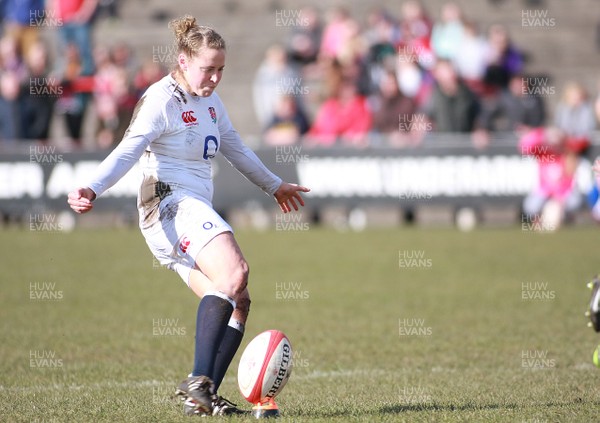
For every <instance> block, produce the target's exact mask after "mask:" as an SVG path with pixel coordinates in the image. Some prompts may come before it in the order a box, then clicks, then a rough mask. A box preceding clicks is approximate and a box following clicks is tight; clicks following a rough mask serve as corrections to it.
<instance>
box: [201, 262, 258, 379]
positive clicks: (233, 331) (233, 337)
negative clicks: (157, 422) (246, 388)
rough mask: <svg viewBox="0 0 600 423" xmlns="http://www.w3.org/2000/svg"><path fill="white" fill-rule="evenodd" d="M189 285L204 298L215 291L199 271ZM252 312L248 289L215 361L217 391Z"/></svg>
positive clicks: (242, 296)
mask: <svg viewBox="0 0 600 423" xmlns="http://www.w3.org/2000/svg"><path fill="white" fill-rule="evenodd" d="M189 285H190V288H191V289H192V291H194V293H195V294H196V295H197V296H198V297H200V298H202V297H204V294H205V293H206V292H209V291H211V290H212V289H214V286H213V282H212V281H211V280H210V279H208V277H207V276H206V275H205V274H204V273H202V272H201V271H200V270H199V269H193V270H192V272H191V273H190V276H189ZM249 311H250V294H249V292H248V288H246V289H244V291H243V292H242V294H241V295H240V296H239V297H238V299H237V301H236V308H235V310H233V314H232V315H231V319H229V324H228V325H227V328H226V330H225V335H224V336H223V340H222V341H221V345H220V346H219V350H218V352H217V356H216V359H215V365H214V371H213V374H212V380H213V382H214V384H215V391H216V390H218V389H219V386H220V385H221V382H222V381H223V378H224V377H225V373H226V372H227V369H228V368H229V365H230V364H231V361H232V360H233V357H234V356H235V354H236V352H237V350H238V349H239V347H240V344H241V342H242V338H243V336H244V328H245V325H246V320H247V319H248V313H249Z"/></svg>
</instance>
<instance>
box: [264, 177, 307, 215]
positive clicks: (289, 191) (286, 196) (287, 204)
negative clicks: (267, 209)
mask: <svg viewBox="0 0 600 423" xmlns="http://www.w3.org/2000/svg"><path fill="white" fill-rule="evenodd" d="M309 191H310V189H309V188H306V187H303V186H300V185H296V184H288V183H287V182H283V183H282V184H281V185H280V186H279V188H278V189H277V191H275V194H273V195H274V196H275V200H277V204H279V208H280V209H281V211H282V212H284V213H288V212H291V211H292V207H293V208H294V210H298V204H300V205H301V206H304V200H303V199H302V197H301V196H300V193H301V192H309Z"/></svg>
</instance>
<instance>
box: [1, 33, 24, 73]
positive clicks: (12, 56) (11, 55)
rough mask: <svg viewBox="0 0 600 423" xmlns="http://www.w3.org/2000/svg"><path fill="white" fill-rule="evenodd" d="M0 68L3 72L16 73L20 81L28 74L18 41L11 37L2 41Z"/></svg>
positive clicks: (6, 37)
mask: <svg viewBox="0 0 600 423" xmlns="http://www.w3.org/2000/svg"><path fill="white" fill-rule="evenodd" d="M0 67H1V69H2V70H3V71H10V72H12V73H14V74H15V75H16V76H17V78H19V79H21V78H23V77H24V76H25V74H26V69H25V64H24V63H23V58H22V57H21V55H20V54H19V48H18V45H17V41H16V40H15V39H14V38H12V37H10V36H4V37H2V38H1V39H0Z"/></svg>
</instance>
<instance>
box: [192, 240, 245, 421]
mask: <svg viewBox="0 0 600 423" xmlns="http://www.w3.org/2000/svg"><path fill="white" fill-rule="evenodd" d="M195 267H197V268H198V269H199V271H200V272H201V273H202V274H204V275H205V276H206V279H204V278H203V277H201V276H200V275H199V273H200V272H198V271H192V272H191V274H190V275H189V280H188V282H189V283H190V286H193V287H194V288H195V290H196V291H198V293H199V294H203V296H202V299H201V300H200V304H199V305H198V313H197V317H196V348H195V354H194V369H193V371H192V376H191V377H190V378H188V380H187V381H185V382H184V384H185V385H187V389H185V392H184V394H185V395H187V398H186V404H185V408H186V412H187V413H188V414H194V413H197V412H207V411H209V412H211V413H214V412H215V411H216V412H221V411H223V412H227V411H225V410H221V408H224V409H227V408H229V410H230V412H235V411H236V410H237V409H235V407H226V406H223V407H221V405H220V398H219V397H218V396H217V395H216V386H215V384H214V382H213V378H214V377H215V369H216V363H217V355H218V353H219V348H221V346H222V344H223V343H224V342H225V344H226V345H229V346H230V348H227V354H226V355H227V359H226V360H225V361H229V362H231V359H229V355H230V352H231V350H237V347H239V344H240V342H241V337H242V330H243V325H236V324H235V321H234V322H233V323H234V324H233V326H235V327H232V325H231V323H232V321H231V317H232V315H233V311H234V309H235V308H236V306H237V304H236V300H239V301H240V305H243V303H244V302H246V303H247V304H248V305H249V301H245V299H246V298H248V296H247V295H243V293H244V292H247V290H246V285H247V282H248V264H247V263H246V261H245V259H244V257H243V255H242V252H241V250H240V248H239V246H238V245H237V242H236V241H235V239H234V238H233V234H232V233H231V232H222V233H220V234H218V235H216V236H215V237H214V238H212V239H211V240H210V241H209V242H208V243H207V244H206V245H204V246H203V247H202V248H201V249H200V251H199V252H197V253H196V259H195ZM207 280H208V281H210V285H208V284H207ZM205 288H209V289H205ZM248 300H249V298H248ZM245 308H246V310H245V311H242V312H241V313H242V315H244V314H245V315H247V306H246V307H245ZM228 334H229V336H226V335H228ZM226 338H227V339H226ZM234 354H235V351H233V354H231V355H232V356H233V355H234ZM231 358H232V357H231ZM228 365H229V363H227V366H228ZM217 376H219V375H217ZM221 377H222V376H221ZM206 380H208V381H209V382H210V385H200V386H199V389H198V388H197V387H196V386H195V385H194V384H195V383H196V381H200V383H204V382H205V381H206ZM219 383H220V381H219ZM190 385H192V386H191V387H190ZM208 399H210V401H211V407H210V410H207V409H206V407H205V405H206V403H207V400H208Z"/></svg>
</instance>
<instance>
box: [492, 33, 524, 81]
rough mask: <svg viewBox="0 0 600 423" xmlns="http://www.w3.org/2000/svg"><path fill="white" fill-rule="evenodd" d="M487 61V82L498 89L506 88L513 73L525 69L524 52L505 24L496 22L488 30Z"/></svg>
mask: <svg viewBox="0 0 600 423" xmlns="http://www.w3.org/2000/svg"><path fill="white" fill-rule="evenodd" d="M487 61H488V66H487V69H486V75H485V82H486V84H487V85H489V86H491V87H495V88H497V89H498V88H505V87H506V86H507V85H508V81H509V80H510V78H511V77H512V76H513V75H516V74H519V73H521V72H522V71H523V65H524V57H523V54H522V53H521V52H520V51H518V50H517V48H516V47H515V46H514V45H513V43H512V41H511V40H510V37H509V35H508V30H507V29H506V27H504V26H503V25H499V24H494V25H492V26H491V27H490V29H489V31H488V55H487Z"/></svg>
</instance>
